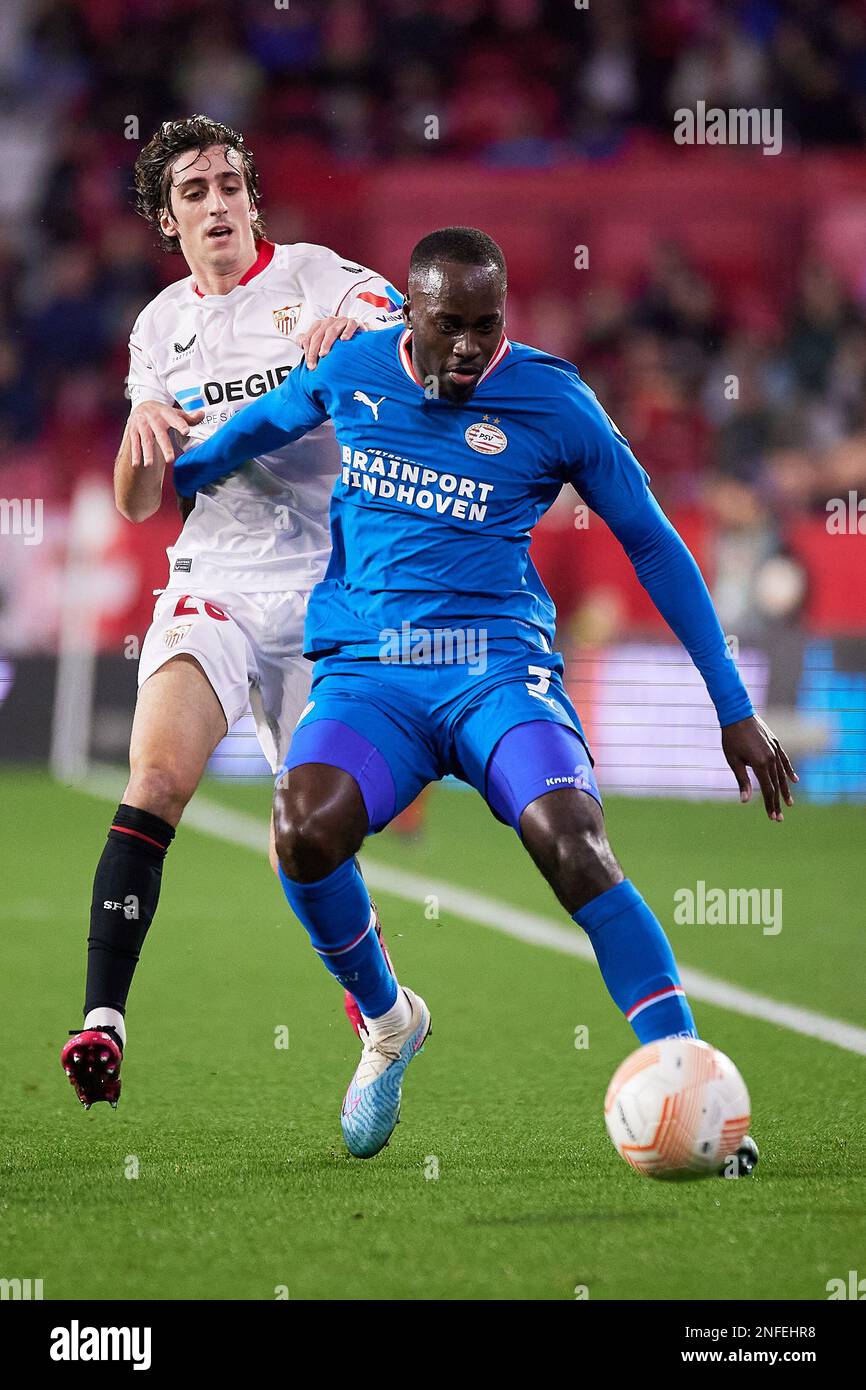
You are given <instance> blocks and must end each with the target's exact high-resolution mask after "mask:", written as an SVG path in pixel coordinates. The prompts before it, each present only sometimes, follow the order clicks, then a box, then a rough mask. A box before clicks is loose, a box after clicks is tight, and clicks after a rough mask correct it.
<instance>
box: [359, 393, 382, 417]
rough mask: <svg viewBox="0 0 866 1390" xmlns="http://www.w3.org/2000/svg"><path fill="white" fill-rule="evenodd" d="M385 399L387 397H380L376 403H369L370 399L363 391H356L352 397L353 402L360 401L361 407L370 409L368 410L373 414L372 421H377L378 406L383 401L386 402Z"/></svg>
mask: <svg viewBox="0 0 866 1390" xmlns="http://www.w3.org/2000/svg"><path fill="white" fill-rule="evenodd" d="M387 399H388V397H387V396H380V397H379V399H378V400H377V401H371V400H370V397H369V396H368V395H366V394H365V393H364V392H363V391H356V392H355V394H354V396H353V397H352V400H353V401H360V403H361V405H368V406H369V407H370V409H371V410H372V412H373V419H374V420H378V419H379V406H380V405H381V404H382V402H383V401H386V400H387Z"/></svg>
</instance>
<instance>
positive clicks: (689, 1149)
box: [604, 1038, 751, 1178]
mask: <svg viewBox="0 0 866 1390" xmlns="http://www.w3.org/2000/svg"><path fill="white" fill-rule="evenodd" d="M604 1117H605V1122H606V1124H607V1132H608V1134H609V1135H610V1137H611V1139H612V1140H613V1143H614V1146H615V1148H616V1149H617V1152H618V1153H619V1154H621V1156H622V1157H623V1158H624V1159H625V1161H626V1163H629V1164H631V1166H632V1168H636V1169H637V1171H638V1172H639V1173H643V1174H644V1175H645V1176H646V1177H653V1178H664V1177H676V1176H686V1175H689V1174H691V1175H701V1174H712V1173H719V1172H720V1171H721V1170H722V1168H723V1166H724V1164H725V1161H726V1160H727V1159H728V1158H730V1157H731V1156H733V1155H736V1153H737V1150H738V1149H739V1148H740V1145H741V1143H742V1141H743V1139H744V1137H745V1135H746V1132H747V1131H748V1128H749V1123H750V1120H751V1105H750V1102H749V1093H748V1091H747V1090H746V1085H745V1082H744V1081H743V1078H742V1077H741V1076H740V1073H739V1072H738V1071H737V1068H736V1067H735V1066H734V1064H733V1062H732V1061H731V1059H730V1058H729V1057H726V1056H725V1054H724V1053H723V1052H719V1050H718V1049H717V1048H715V1047H711V1046H710V1044H709V1043H706V1042H699V1041H698V1040H697V1039H696V1038H662V1039H661V1040H660V1041H659V1042H654V1043H647V1044H646V1045H645V1046H644V1047H639V1048H638V1050H637V1051H636V1052H633V1053H632V1054H631V1055H630V1056H629V1057H626V1059H625V1061H624V1062H623V1063H622V1064H621V1065H620V1066H619V1067H618V1068H617V1070H616V1072H615V1073H614V1076H613V1078H612V1080H611V1083H610V1085H609V1086H608V1088H607V1095H606V1096H605V1102H604Z"/></svg>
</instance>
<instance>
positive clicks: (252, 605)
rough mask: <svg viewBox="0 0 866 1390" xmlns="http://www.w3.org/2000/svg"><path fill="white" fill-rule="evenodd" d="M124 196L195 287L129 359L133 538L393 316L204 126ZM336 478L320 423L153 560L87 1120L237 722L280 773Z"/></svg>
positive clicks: (210, 506)
mask: <svg viewBox="0 0 866 1390" xmlns="http://www.w3.org/2000/svg"><path fill="white" fill-rule="evenodd" d="M135 183H136V192H137V198H138V207H139V211H140V212H141V213H142V214H143V215H144V216H145V217H146V219H147V220H148V221H149V222H150V223H151V225H153V226H154V227H156V228H157V229H158V231H159V234H160V238H161V241H162V244H163V247H164V249H165V250H168V251H175V252H180V253H181V254H182V255H183V256H184V258H185V260H186V262H187V265H188V266H189V269H190V274H189V275H188V276H187V277H186V278H185V279H182V280H178V281H176V282H175V283H174V284H172V285H170V286H169V287H168V288H167V289H165V290H163V291H162V293H161V294H159V295H157V296H156V298H155V299H154V300H152V301H151V303H150V304H148V305H147V307H146V308H145V309H144V310H142V312H141V314H140V315H139V317H138V319H137V321H136V323H135V326H134V327H133V330H132V334H131V337H130V341H129V348H130V371H129V379H128V386H129V396H130V400H131V402H132V410H131V413H130V416H129V420H128V423H127V426H126V430H125V432H124V436H123V440H122V442H121V446H120V452H119V453H118V456H117V460H116V463H115V474H114V488H115V499H116V502H117V506H118V508H119V510H120V511H121V512H122V513H123V515H124V516H125V517H127V518H128V519H129V520H130V521H135V522H138V521H144V520H146V519H147V517H149V516H151V515H152V514H153V513H154V512H155V511H156V510H157V509H158V508H159V506H160V504H161V500H162V488H163V478H164V474H165V469H166V466H167V465H170V464H171V463H173V461H174V458H175V457H176V456H177V453H178V452H179V448H178V447H176V446H177V445H179V446H180V448H182V447H183V446H184V444H189V443H194V442H197V441H199V440H201V439H204V438H206V437H207V436H209V435H210V434H211V433H212V432H213V431H214V430H215V429H217V428H218V427H219V425H220V424H222V423H223V422H224V421H225V420H227V419H229V418H230V417H231V416H232V415H233V414H234V413H235V412H236V411H237V410H240V409H242V408H243V406H244V405H245V404H247V403H248V402H249V401H250V400H251V399H253V398H254V397H256V396H259V395H261V394H262V393H264V392H266V391H268V390H270V389H271V388H272V387H274V386H276V385H278V384H279V382H280V381H282V380H283V379H284V377H286V376H287V375H288V373H289V372H290V371H291V370H292V368H293V367H295V366H297V364H298V363H299V362H300V361H301V360H302V359H303V358H304V356H305V355H306V359H307V362H308V365H311V366H314V365H315V362H316V360H317V359H318V355H319V354H320V353H325V352H327V351H328V350H329V348H330V346H331V344H332V343H333V342H334V341H335V340H336V339H337V338H338V337H351V335H352V333H353V332H355V331H356V330H357V329H359V328H362V329H376V328H384V327H387V326H390V325H392V324H394V323H397V322H399V321H400V306H401V303H402V296H401V295H400V294H399V292H398V291H396V290H395V289H394V288H393V286H391V285H390V284H389V283H388V282H387V281H386V280H383V279H382V277H381V276H379V275H376V274H375V273H374V272H373V271H371V270H368V269H366V268H365V267H364V266H359V265H357V264H356V263H355V262H354V261H350V260H344V259H342V258H341V257H340V256H338V255H336V254H335V253H334V252H333V251H330V250H328V249H327V248H326V247H324V246H315V245H310V244H307V243H299V244H295V245H274V244H273V243H272V242H270V241H268V240H267V239H266V238H265V236H264V227H263V224H262V221H261V217H260V213H259V206H258V202H259V190H258V176H257V173H256V169H255V164H254V162H253V158H252V154H251V152H250V151H249V150H248V149H247V148H246V146H245V145H244V143H243V138H242V136H240V135H239V134H238V133H237V132H235V131H233V130H231V129H230V128H229V127H228V126H225V125H222V124H221V123H219V122H214V121H210V120H208V119H207V118H206V117H203V116H193V117H191V118H190V119H189V120H184V121H167V122H165V123H164V124H163V125H162V126H161V127H160V129H159V130H158V131H157V132H156V134H155V135H154V136H153V138H152V139H151V140H150V141H149V143H148V144H147V145H146V146H145V147H144V148H143V149H142V151H141V153H140V155H139V157H138V159H137V161H136V166H135ZM338 463H339V458H338V451H337V446H336V442H335V439H334V435H333V427H332V426H331V425H330V423H329V424H328V425H327V426H325V427H323V428H322V430H320V431H317V432H316V434H315V435H314V436H310V437H308V438H307V439H305V440H303V441H301V442H300V443H298V444H292V445H290V446H288V447H287V448H284V449H281V450H280V451H279V452H277V453H274V454H269V455H266V456H263V457H261V458H256V459H252V460H251V461H250V462H249V463H248V464H247V465H246V466H245V467H244V468H242V469H240V470H239V471H238V472H237V473H233V474H232V475H231V476H230V477H227V478H225V479H224V480H222V481H221V482H219V483H217V484H216V485H214V486H213V487H208V488H206V489H205V490H204V491H203V492H201V493H199V494H198V495H197V497H196V499H195V506H194V508H193V509H192V510H191V511H190V512H189V514H188V515H187V517H186V520H185V523H184V526H183V530H182V531H181V534H180V536H179V537H178V540H177V542H176V544H175V545H174V546H172V547H171V548H170V549H169V550H168V552H167V553H168V561H169V577H168V582H167V586H166V588H165V590H164V591H163V592H162V594H161V596H160V597H159V599H158V601H157V604H156V607H155V609H154V617H153V623H152V625H151V627H150V628H149V630H148V633H147V635H146V637H145V640H144V644H143V647H142V651H141V660H140V663H139V675H138V682H139V691H138V699H137V703H136V708H135V718H134V721H133V728H132V737H131V741H130V752H129V762H130V777H129V782H128V784H127V787H126V790H125V792H124V795H123V801H122V802H121V805H120V806H119V807H118V810H117V813H116V814H115V816H114V818H113V821H112V825H111V828H110V830H109V833H108V839H107V842H106V846H105V849H104V850H103V853H102V857H101V859H100V861H99V864H98V866H97V870H96V876H95V881H94V887H93V899H92V905H91V918H90V934H89V937H88V965H87V988H86V998H85V1008H84V1012H85V1018H84V1028H83V1030H82V1031H81V1032H77V1033H73V1034H72V1036H71V1037H70V1039H69V1041H68V1042H67V1043H66V1045H65V1046H64V1048H63V1051H62V1054H61V1063H62V1065H63V1068H64V1070H65V1071H66V1074H67V1075H68V1076H69V1079H70V1081H71V1082H72V1085H73V1087H74V1088H75V1091H76V1093H77V1095H78V1097H79V1099H80V1100H81V1102H82V1104H83V1105H85V1107H86V1108H88V1109H89V1108H90V1105H91V1104H92V1103H93V1102H94V1101H96V1100H107V1101H109V1102H111V1103H112V1104H114V1105H116V1103H117V1099H118V1097H119V1094H120V1063H121V1058H122V1054H123V1048H124V1046H125V1042H126V1032H125V1023H124V1014H125V1009H126V1000H127V995H128V993H129V988H130V985H131V982H132V976H133V972H134V970H135V966H136V964H137V962H138V958H139V952H140V950H141V946H142V943H143V941H144V938H145V935H146V932H147V929H148V927H149V926H150V923H151V921H152V920H153V916H154V913H155V912H156V907H157V902H158V898H159V889H160V880H161V875H162V864H163V860H164V858H165V854H166V851H167V850H168V847H169V845H170V843H171V841H172V839H173V838H174V834H175V829H176V827H177V824H178V822H179V820H180V818H181V815H182V814H183V810H184V808H185V806H186V804H187V802H188V801H189V800H190V798H191V797H192V795H193V793H194V791H195V790H196V788H197V786H198V784H199V782H200V781H201V778H202V775H203V773H204V771H205V768H206V766H207V762H208V759H209V758H210V756H211V754H212V753H213V751H214V749H215V748H216V746H217V744H218V743H219V742H220V740H221V739H222V738H223V737H224V735H225V733H226V731H227V730H228V729H230V728H231V727H232V725H233V724H234V723H235V722H236V720H237V719H238V718H239V717H240V716H241V715H242V714H243V713H244V712H245V710H246V708H247V704H248V703H249V704H250V706H251V707H252V711H253V715H254V718H255V723H256V731H257V734H258V739H259V742H260V744H261V746H262V749H263V751H264V753H265V756H266V757H267V759H268V761H269V763H270V765H271V767H272V769H273V770H274V771H275V772H276V770H277V769H278V768H279V767H280V765H281V763H282V762H283V760H284V758H285V755H286V752H287V750H288V744H289V741H290V738H291V733H292V729H293V728H294V725H295V724H296V722H297V720H298V718H299V716H300V713H301V710H302V709H303V707H304V705H305V703H306V700H307V695H308V691H309V686H310V678H311V673H312V667H311V664H310V663H309V662H308V661H307V660H306V659H305V658H304V657H303V655H302V651H303V640H302V639H303V626H304V616H305V612H306V605H307V599H308V596H309V592H310V590H311V589H312V587H313V585H314V584H315V583H316V582H317V581H318V580H319V578H320V577H321V576H322V574H323V573H324V569H325V566H326V564H327V561H328V556H329V553H330V548H331V541H330V531H329V524H328V506H329V501H330V494H331V489H332V486H333V483H334V478H335V476H336V473H337V468H338ZM271 862H272V864H275V859H274V856H273V847H271ZM347 1012H349V1014H350V1018H354V1015H355V1013H356V1010H355V1011H353V1010H352V1008H351V1001H348V1000H347ZM358 1021H359V1019H355V1022H356V1025H357V1022H358Z"/></svg>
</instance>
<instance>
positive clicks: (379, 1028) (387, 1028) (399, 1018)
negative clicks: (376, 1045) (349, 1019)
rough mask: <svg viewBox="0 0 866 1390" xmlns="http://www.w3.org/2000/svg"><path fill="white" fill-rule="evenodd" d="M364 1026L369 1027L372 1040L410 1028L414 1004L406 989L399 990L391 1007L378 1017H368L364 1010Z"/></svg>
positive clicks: (368, 1031)
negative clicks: (409, 998)
mask: <svg viewBox="0 0 866 1390" xmlns="http://www.w3.org/2000/svg"><path fill="white" fill-rule="evenodd" d="M361 1017H362V1018H363V1020H364V1027H365V1028H366V1029H367V1033H368V1034H369V1037H370V1041H371V1042H376V1040H377V1038H385V1037H389V1036H390V1035H391V1034H392V1033H399V1032H401V1031H402V1030H403V1029H404V1028H408V1026H409V1023H410V1021H411V1019H412V1005H411V1004H410V1003H409V1000H408V997H407V995H406V993H405V991H404V990H402V989H398V990H397V998H396V999H395V1001H394V1003H393V1004H392V1006H391V1008H390V1009H387V1010H386V1011H385V1013H383V1014H379V1015H378V1016H377V1017H376V1018H368V1017H367V1015H366V1014H365V1013H363V1012H362V1014H361Z"/></svg>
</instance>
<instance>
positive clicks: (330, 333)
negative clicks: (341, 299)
mask: <svg viewBox="0 0 866 1390" xmlns="http://www.w3.org/2000/svg"><path fill="white" fill-rule="evenodd" d="M360 327H361V325H360V323H359V322H358V320H357V319H347V318H340V317H338V316H337V315H335V314H332V315H331V316H330V318H327V319H316V322H315V323H314V324H312V325H311V326H310V327H309V328H308V329H307V331H306V333H299V334H298V338H297V343H298V347H302V348H303V349H304V361H305V362H306V364H307V366H308V367H309V369H310V371H311V372H312V371H315V369H316V366H317V364H318V361H319V358H320V357H325V356H326V355H327V354H328V353H329V352H330V351H331V348H332V347H333V346H334V343H335V342H336V341H337V339H338V338H342V339H343V341H344V342H345V341H346V340H347V339H349V338H353V337H354V336H355V334H356V333H357V331H358V329H359V328H360Z"/></svg>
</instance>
